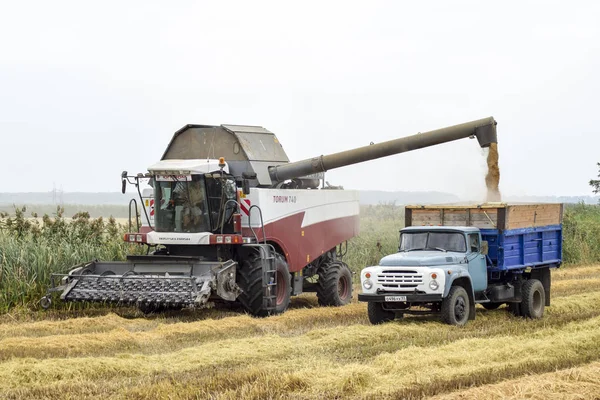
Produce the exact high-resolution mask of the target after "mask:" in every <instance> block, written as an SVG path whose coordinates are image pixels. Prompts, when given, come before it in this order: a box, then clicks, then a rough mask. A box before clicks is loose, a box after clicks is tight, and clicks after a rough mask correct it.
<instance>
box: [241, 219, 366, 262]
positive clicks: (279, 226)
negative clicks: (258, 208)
mask: <svg viewBox="0 0 600 400" xmlns="http://www.w3.org/2000/svg"><path fill="white" fill-rule="evenodd" d="M303 219H304V212H300V213H298V214H294V215H290V216H289V217H286V218H282V219H280V220H278V221H275V222H271V223H268V224H266V225H265V232H266V236H267V241H272V242H275V243H277V244H278V245H279V246H280V247H281V248H282V250H283V251H284V253H285V255H286V259H287V261H288V266H289V269H290V272H297V271H300V270H301V269H302V268H304V267H305V266H306V265H307V264H308V263H310V262H311V261H313V260H314V259H316V258H317V257H319V256H320V255H321V254H323V253H324V252H326V251H329V250H331V249H332V248H334V247H335V246H337V245H338V244H340V243H343V242H344V241H346V240H349V239H351V238H353V237H354V236H356V235H358V232H359V216H358V215H353V216H350V217H343V218H336V219H331V220H329V221H323V222H319V223H316V224H313V225H310V226H306V227H304V228H302V220H303ZM254 231H255V232H256V234H257V236H258V238H259V240H262V239H263V232H262V230H261V229H260V228H258V229H254ZM303 231H304V235H302V232H303ZM243 234H244V236H251V237H252V236H254V235H253V234H252V232H251V231H250V229H249V228H244V229H243ZM307 256H308V261H307Z"/></svg>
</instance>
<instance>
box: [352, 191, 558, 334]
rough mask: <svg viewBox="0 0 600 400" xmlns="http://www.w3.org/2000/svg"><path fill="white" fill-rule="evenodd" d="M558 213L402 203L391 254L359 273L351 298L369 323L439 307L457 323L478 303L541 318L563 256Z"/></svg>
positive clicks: (541, 208)
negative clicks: (402, 218)
mask: <svg viewBox="0 0 600 400" xmlns="http://www.w3.org/2000/svg"><path fill="white" fill-rule="evenodd" d="M562 213H563V208H562V204H506V203H486V204H483V205H476V206H472V205H469V206H463V205H445V206H439V205H436V206H407V207H406V209H405V222H406V225H407V227H406V228H404V229H402V230H401V231H400V244H399V248H398V252H397V253H395V254H391V255H388V256H386V257H383V258H382V259H381V260H380V262H379V265H377V266H370V267H366V268H364V269H363V270H362V271H361V276H360V279H361V286H362V293H361V294H359V296H358V298H359V300H360V301H364V302H367V303H368V313H369V320H370V321H371V322H372V323H375V324H377V323H382V322H386V321H390V320H393V319H395V318H397V317H401V316H403V315H404V314H424V313H427V314H429V313H439V314H440V315H441V318H442V320H443V321H444V322H446V323H449V324H452V325H464V324H466V323H467V322H468V320H470V319H474V318H475V304H477V303H479V304H481V305H482V306H483V307H484V308H486V309H495V308H498V307H500V306H501V305H503V304H508V310H509V311H510V312H512V313H513V314H514V315H517V316H524V317H527V318H541V317H542V316H543V313H544V308H545V307H546V306H549V305H550V289H551V275H550V270H551V269H553V268H557V267H559V266H560V265H561V261H562Z"/></svg>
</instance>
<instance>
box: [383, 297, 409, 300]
mask: <svg viewBox="0 0 600 400" xmlns="http://www.w3.org/2000/svg"><path fill="white" fill-rule="evenodd" d="M385 301H406V296H385Z"/></svg>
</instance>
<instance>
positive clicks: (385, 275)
mask: <svg viewBox="0 0 600 400" xmlns="http://www.w3.org/2000/svg"><path fill="white" fill-rule="evenodd" d="M377 283H378V284H380V285H381V286H383V287H386V288H396V289H401V288H416V287H417V286H418V285H421V284H422V283H423V275H422V274H419V273H417V271H393V270H391V271H390V270H388V271H382V272H381V273H380V274H379V275H377Z"/></svg>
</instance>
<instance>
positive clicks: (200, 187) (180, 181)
mask: <svg viewBox="0 0 600 400" xmlns="http://www.w3.org/2000/svg"><path fill="white" fill-rule="evenodd" d="M154 198H155V205H154V210H155V213H156V216H155V225H156V227H155V229H156V231H157V232H208V231H210V219H209V213H208V204H207V201H206V188H205V184H204V177H203V176H201V175H183V176H174V175H168V176H157V177H156V178H155V182H154Z"/></svg>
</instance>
